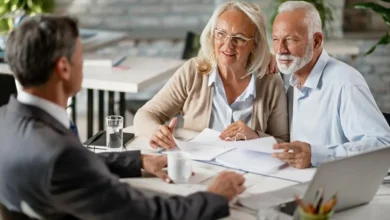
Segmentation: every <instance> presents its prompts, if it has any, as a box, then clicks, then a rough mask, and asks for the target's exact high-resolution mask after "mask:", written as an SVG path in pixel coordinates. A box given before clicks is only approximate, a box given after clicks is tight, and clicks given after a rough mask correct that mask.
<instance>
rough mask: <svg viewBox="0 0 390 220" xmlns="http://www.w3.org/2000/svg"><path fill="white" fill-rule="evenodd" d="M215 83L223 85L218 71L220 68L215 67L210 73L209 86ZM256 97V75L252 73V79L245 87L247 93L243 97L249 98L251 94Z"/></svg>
mask: <svg viewBox="0 0 390 220" xmlns="http://www.w3.org/2000/svg"><path fill="white" fill-rule="evenodd" d="M214 83H216V84H217V85H218V84H219V83H220V84H221V85H222V80H221V78H220V76H219V73H218V68H214V69H213V71H211V73H210V75H209V81H208V86H212V85H213V84H214ZM251 95H252V96H253V97H254V98H256V76H255V74H251V81H250V82H249V84H248V87H247V88H246V89H245V94H244V95H243V96H240V97H242V98H243V99H246V98H249V96H251Z"/></svg>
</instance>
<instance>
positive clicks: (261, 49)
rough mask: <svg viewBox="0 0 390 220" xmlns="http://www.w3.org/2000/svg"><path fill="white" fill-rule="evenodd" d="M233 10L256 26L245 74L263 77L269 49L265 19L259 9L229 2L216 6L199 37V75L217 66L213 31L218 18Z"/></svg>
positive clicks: (244, 3) (249, 5)
mask: <svg viewBox="0 0 390 220" xmlns="http://www.w3.org/2000/svg"><path fill="white" fill-rule="evenodd" d="M230 9H235V10H239V11H242V12H244V13H245V14H246V15H247V16H248V17H249V18H250V19H251V20H252V22H253V24H255V25H256V31H255V36H254V43H255V49H254V50H253V52H252V54H251V55H250V57H249V60H248V65H247V68H246V70H247V73H248V75H249V74H252V73H258V74H257V75H258V76H263V75H265V73H266V71H267V68H268V63H269V60H270V55H269V54H270V49H269V46H268V42H267V37H266V19H265V16H264V15H263V12H262V11H261V9H260V8H259V7H258V6H257V5H254V4H251V3H246V2H239V1H231V2H228V3H225V4H222V5H220V6H218V7H217V8H216V9H215V11H214V13H213V15H212V16H211V18H210V20H209V21H208V23H207V25H206V27H205V28H204V30H203V32H202V34H201V36H200V45H201V49H200V50H199V54H198V58H197V65H198V67H197V68H198V71H199V72H200V73H201V74H206V73H208V72H210V70H211V69H212V68H213V67H215V66H216V65H217V58H216V55H215V53H214V29H215V28H216V26H217V21H218V17H219V16H220V15H221V14H222V13H223V12H225V11H227V10H230Z"/></svg>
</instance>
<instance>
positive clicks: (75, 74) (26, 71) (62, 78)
mask: <svg viewBox="0 0 390 220" xmlns="http://www.w3.org/2000/svg"><path fill="white" fill-rule="evenodd" d="M6 59H7V61H8V63H9V66H10V68H11V70H12V72H13V73H14V75H15V77H16V79H17V80H18V81H19V82H20V84H21V85H22V87H23V88H24V90H25V91H26V92H29V93H32V94H34V95H36V96H39V97H42V98H45V99H47V100H49V101H52V102H54V103H56V104H59V105H61V106H63V104H64V103H66V100H67V96H71V95H74V94H75V93H77V92H78V91H79V90H80V88H81V81H82V46H81V43H80V39H79V31H78V27H77V22H76V20H74V19H72V18H70V17H66V16H61V17H59V16H48V15H39V16H34V17H29V18H26V19H25V20H23V21H22V22H21V24H20V25H19V26H18V27H17V28H16V29H15V30H13V31H12V32H11V33H10V35H9V37H8V41H7V51H6Z"/></svg>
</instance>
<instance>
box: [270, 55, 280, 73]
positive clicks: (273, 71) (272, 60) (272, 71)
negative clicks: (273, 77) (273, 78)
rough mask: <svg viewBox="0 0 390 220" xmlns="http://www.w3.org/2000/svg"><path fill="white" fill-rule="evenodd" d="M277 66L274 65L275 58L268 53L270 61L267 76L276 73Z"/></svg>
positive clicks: (277, 70)
mask: <svg viewBox="0 0 390 220" xmlns="http://www.w3.org/2000/svg"><path fill="white" fill-rule="evenodd" d="M278 72H279V69H278V64H277V63H276V57H275V55H273V54H272V53H270V60H269V64H268V73H267V74H275V73H278Z"/></svg>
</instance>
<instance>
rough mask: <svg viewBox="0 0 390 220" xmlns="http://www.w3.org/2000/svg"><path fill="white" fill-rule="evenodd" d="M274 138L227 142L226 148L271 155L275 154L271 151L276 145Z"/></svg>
mask: <svg viewBox="0 0 390 220" xmlns="http://www.w3.org/2000/svg"><path fill="white" fill-rule="evenodd" d="M276 143H277V142H276V140H275V138H274V137H263V138H257V139H253V140H247V141H232V142H227V143H226V146H229V147H233V148H236V149H240V150H250V151H257V152H262V153H267V154H272V153H273V152H277V151H276V150H274V149H273V146H274V144H276Z"/></svg>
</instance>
